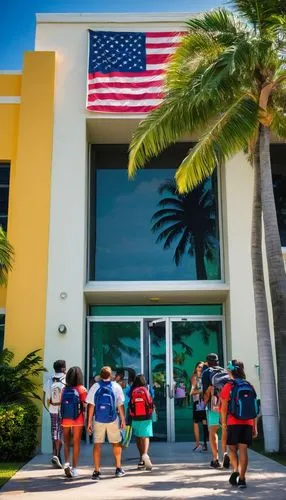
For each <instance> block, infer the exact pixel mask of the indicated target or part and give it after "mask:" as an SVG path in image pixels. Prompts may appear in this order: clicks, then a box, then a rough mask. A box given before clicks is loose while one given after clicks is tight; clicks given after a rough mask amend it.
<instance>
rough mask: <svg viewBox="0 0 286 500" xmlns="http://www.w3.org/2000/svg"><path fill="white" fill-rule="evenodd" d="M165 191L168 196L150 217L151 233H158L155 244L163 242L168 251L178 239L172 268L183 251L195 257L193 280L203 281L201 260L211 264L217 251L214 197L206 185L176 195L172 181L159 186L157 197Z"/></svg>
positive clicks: (180, 257)
mask: <svg viewBox="0 0 286 500" xmlns="http://www.w3.org/2000/svg"><path fill="white" fill-rule="evenodd" d="M165 192H166V193H167V194H169V195H171V196H168V197H167V198H163V199H161V200H160V201H159V203H158V206H159V207H160V210H158V211H157V212H155V214H154V215H153V217H152V222H153V226H152V231H153V232H158V231H160V233H159V236H158V238H157V243H159V242H162V241H164V249H168V248H170V247H171V245H172V243H174V241H176V240H178V238H180V239H179V242H178V244H177V246H176V250H175V253H174V261H175V264H176V266H178V265H179V264H180V262H181V261H182V258H183V255H184V254H185V253H186V252H188V253H189V254H190V255H195V263H196V274H197V279H198V280H207V279H208V276H207V271H206V266H205V259H207V260H209V261H214V260H215V258H214V257H215V256H216V251H217V250H218V243H217V239H216V237H215V236H216V203H215V196H214V194H213V192H212V191H211V189H210V187H208V186H207V183H204V184H201V185H199V186H198V187H196V188H195V189H194V190H193V191H191V192H189V193H186V194H179V193H178V191H177V187H176V184H175V182H174V181H173V180H170V181H166V182H164V183H163V184H161V186H160V187H159V194H161V195H162V194H163V193H165ZM218 260H219V259H218Z"/></svg>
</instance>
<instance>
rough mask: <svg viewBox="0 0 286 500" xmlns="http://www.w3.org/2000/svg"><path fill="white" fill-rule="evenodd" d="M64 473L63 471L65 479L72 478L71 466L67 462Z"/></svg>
mask: <svg viewBox="0 0 286 500" xmlns="http://www.w3.org/2000/svg"><path fill="white" fill-rule="evenodd" d="M64 471H65V475H66V476H67V477H72V468H71V464H70V463H69V462H66V463H65V465H64Z"/></svg>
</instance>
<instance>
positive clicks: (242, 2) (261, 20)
mask: <svg viewBox="0 0 286 500" xmlns="http://www.w3.org/2000/svg"><path fill="white" fill-rule="evenodd" d="M229 4H230V5H231V6H232V7H234V9H235V10H236V11H237V12H238V13H239V14H241V15H242V16H243V17H244V18H246V19H247V21H248V22H251V23H252V24H253V25H254V26H257V28H258V29H260V30H263V28H264V27H267V25H268V24H267V22H269V19H271V17H272V16H277V15H278V16H280V15H282V16H283V15H285V14H286V4H285V1H284V0H230V1H229Z"/></svg>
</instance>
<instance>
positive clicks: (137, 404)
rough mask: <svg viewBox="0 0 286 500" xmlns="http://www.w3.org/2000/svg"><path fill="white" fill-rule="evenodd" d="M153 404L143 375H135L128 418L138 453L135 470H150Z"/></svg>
mask: <svg viewBox="0 0 286 500" xmlns="http://www.w3.org/2000/svg"><path fill="white" fill-rule="evenodd" d="M153 411H154V403H153V399H152V397H151V394H150V391H149V388H148V386H147V383H146V379H145V377H144V375H142V374H141V375H137V376H136V377H135V380H134V383H133V385H132V387H131V393H130V403H129V416H130V418H131V422H132V430H133V434H134V436H135V438H136V445H137V448H138V451H139V455H140V458H139V462H138V466H137V469H139V470H141V469H145V468H146V469H147V470H152V462H151V460H150V457H149V455H148V451H149V445H150V437H153V421H152V415H153Z"/></svg>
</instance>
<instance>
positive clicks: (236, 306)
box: [224, 153, 259, 387]
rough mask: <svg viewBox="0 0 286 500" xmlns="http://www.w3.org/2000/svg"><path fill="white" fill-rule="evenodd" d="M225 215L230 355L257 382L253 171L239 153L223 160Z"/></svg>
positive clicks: (255, 383) (256, 384) (257, 384)
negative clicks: (240, 361) (224, 164)
mask: <svg viewBox="0 0 286 500" xmlns="http://www.w3.org/2000/svg"><path fill="white" fill-rule="evenodd" d="M224 182H225V186H224V187H225V195H226V199H225V200H224V203H225V204H226V206H225V218H224V229H225V237H226V239H227V255H228V269H227V272H226V275H227V279H228V281H229V285H230V292H229V299H228V303H227V312H228V318H227V320H228V335H229V336H230V342H229V346H230V352H229V356H230V358H231V359H234V358H239V359H242V360H243V361H244V363H245V367H246V373H247V377H248V378H249V380H250V381H251V382H252V383H253V384H254V385H255V386H256V387H258V386H259V379H258V371H257V368H256V366H255V365H258V351H257V341H256V323H255V309H254V295H253V284H252V270H251V246H250V243H251V216H252V195H253V172H252V168H251V166H250V164H249V163H248V161H247V158H246V156H245V155H244V154H243V153H240V154H238V155H236V156H235V157H234V158H232V159H231V160H230V161H228V162H227V164H226V166H225V168H224Z"/></svg>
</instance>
